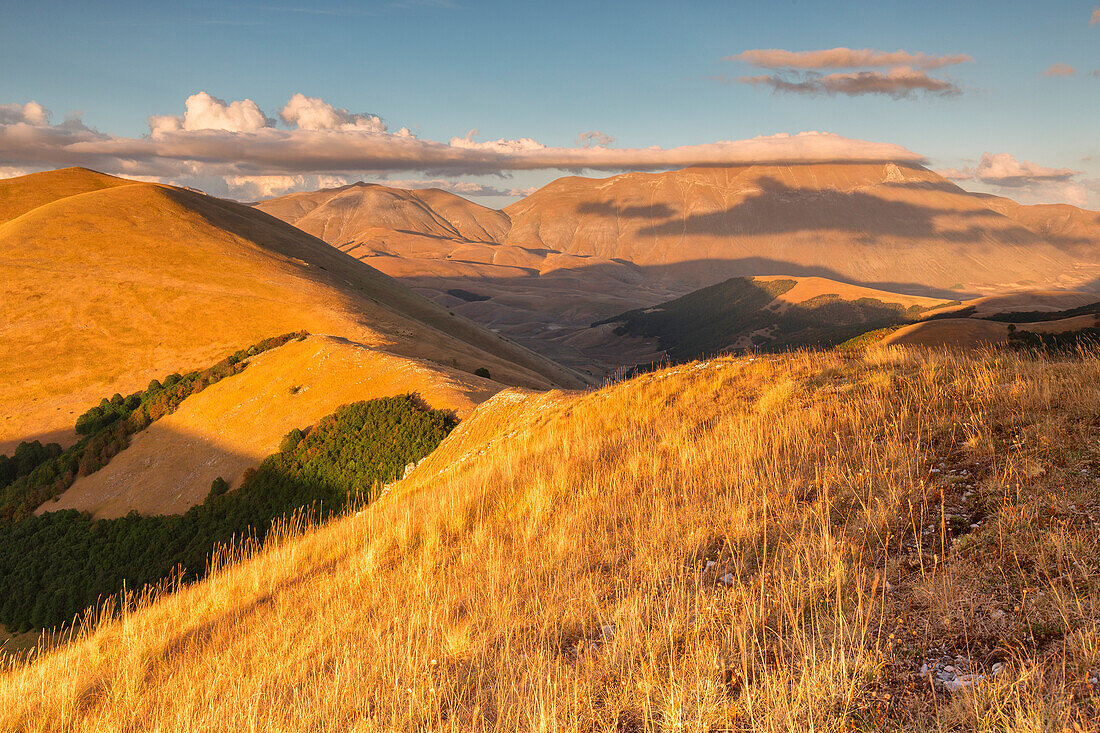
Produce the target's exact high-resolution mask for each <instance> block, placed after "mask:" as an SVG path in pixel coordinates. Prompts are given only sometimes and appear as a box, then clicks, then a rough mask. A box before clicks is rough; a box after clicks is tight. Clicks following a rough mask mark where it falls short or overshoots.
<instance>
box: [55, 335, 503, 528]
mask: <svg viewBox="0 0 1100 733" xmlns="http://www.w3.org/2000/svg"><path fill="white" fill-rule="evenodd" d="M249 361H250V363H249V365H248V367H247V368H246V369H245V370H244V371H243V372H241V373H240V374H237V375H234V376H232V377H229V378H227V379H225V380H223V381H221V382H218V383H217V384H214V385H211V386H210V387H208V388H207V389H205V390H203V391H202V392H200V393H199V394H196V395H192V396H191V397H188V398H187V399H186V400H184V402H183V403H182V404H181V405H180V408H179V410H177V411H176V412H175V413H173V414H171V415H168V416H166V417H164V418H162V419H160V420H158V421H157V422H155V423H153V424H152V425H150V426H148V427H147V428H145V430H143V431H141V432H140V433H138V434H137V435H135V436H134V439H133V442H132V444H131V445H130V446H129V447H128V448H127V449H126V450H124V451H122V452H121V453H120V454H119V455H117V456H115V457H114V458H113V459H112V460H111V462H110V463H108V464H107V465H106V466H104V467H103V468H101V469H100V470H98V471H96V472H95V473H92V474H90V475H88V476H83V477H81V478H78V479H77V480H76V482H75V483H74V484H73V485H72V487H71V488H69V489H68V490H67V491H66V492H65V493H63V494H62V495H61V496H60V497H59V498H58V500H57V501H50V502H47V503H45V504H43V505H42V507H40V509H39V512H38V513H42V512H43V511H58V510H61V509H79V510H81V511H89V512H92V513H93V514H94V515H95V517H96V518H97V519H102V518H109V517H121V516H124V515H126V513H127V512H130V511H137V512H139V513H141V514H175V513H180V512H183V511H185V510H186V509H187V508H188V507H190V506H193V505H195V504H198V503H200V502H202V500H203V499H205V498H206V495H207V493H208V492H209V491H210V482H211V481H213V480H214V479H215V478H217V477H219V476H220V477H222V478H223V479H225V480H226V481H228V482H229V483H230V485H231V486H233V487H234V488H236V487H237V486H239V485H240V483H241V478H242V475H243V474H244V472H245V470H246V469H248V468H249V467H254V466H256V465H258V464H259V463H260V461H262V460H263V459H264V458H265V457H266V456H268V455H270V454H272V453H274V452H275V451H276V450H277V449H278V446H279V442H280V440H282V438H283V436H284V435H286V434H287V432H288V431H290V430H291V429H293V428H296V427H297V428H301V427H305V426H307V425H312V424H314V423H316V422H317V420H319V419H321V418H322V417H324V416H325V415H328V414H331V413H332V412H333V411H334V410H335V409H336V408H337V407H339V406H340V405H343V404H347V403H350V402H356V401H359V400H366V399H372V398H375V397H388V396H394V395H398V394H405V393H415V394H417V395H418V396H419V397H420V398H421V399H423V400H424V401H425V402H426V403H427V404H428V405H430V406H431V407H433V408H436V409H442V410H452V411H454V412H455V413H456V414H457V415H458V416H460V417H464V416H465V415H466V414H468V413H469V412H470V411H471V410H472V409H473V408H474V406H475V405H476V404H477V403H479V402H481V401H483V400H485V399H487V398H488V397H489V396H491V395H492V394H493V393H494V392H496V391H498V390H499V389H500V388H501V387H500V385H497V384H494V383H493V382H490V381H488V380H483V379H480V378H478V377H475V376H473V375H471V374H467V373H464V372H461V371H459V370H457V369H451V368H449V367H443V366H438V365H436V364H433V363H431V362H422V361H415V360H411V359H407V358H401V357H396V356H392V355H390V354H386V353H384V352H380V351H376V350H373V349H368V348H365V347H363V346H360V345H358V344H353V343H350V342H347V341H345V340H343V339H337V338H333V337H331V336H310V337H308V338H306V339H305V340H304V341H292V342H290V343H288V344H285V345H283V346H280V347H278V348H276V349H273V350H271V351H269V352H267V353H264V354H261V355H259V356H256V357H253V358H252V359H250V360H249Z"/></svg>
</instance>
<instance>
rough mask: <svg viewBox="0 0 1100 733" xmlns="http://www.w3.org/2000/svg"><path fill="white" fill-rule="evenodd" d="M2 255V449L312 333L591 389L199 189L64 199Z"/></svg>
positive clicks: (12, 231)
mask: <svg viewBox="0 0 1100 733" xmlns="http://www.w3.org/2000/svg"><path fill="white" fill-rule="evenodd" d="M42 175H43V178H41V179H38V178H36V176H26V177H24V179H15V180H16V181H17V182H18V183H19V186H20V187H22V190H28V191H37V190H38V189H37V188H36V187H35V185H34V184H35V182H36V181H39V180H40V181H41V186H42V187H46V188H49V187H52V186H54V185H55V184H57V182H58V181H61V182H62V183H65V184H66V185H70V184H71V182H70V181H69V175H76V176H78V177H80V178H85V177H87V175H88V172H87V171H79V170H78V171H71V172H67V171H59V172H54V173H51V174H42ZM58 185H59V184H58ZM71 185H76V184H71ZM61 188H65V187H64V186H61ZM66 190H67V189H66ZM35 196H38V197H42V196H43V194H41V192H38V193H36V194H35ZM9 208H11V209H12V210H14V209H15V208H16V206H15V205H14V204H9ZM0 252H2V253H3V254H2V255H0V302H3V303H4V308H5V323H4V324H3V326H2V329H3V330H2V331H0V339H2V343H3V351H4V354H5V358H4V359H3V361H2V363H0V415H2V416H3V417H2V418H0V419H2V422H0V451H2V450H5V449H6V448H9V447H10V446H11V445H12V444H13V443H14V442H17V441H19V440H23V439H33V438H48V439H61V440H67V439H69V438H70V437H71V432H70V431H71V428H72V425H73V422H74V419H75V417H76V416H77V415H78V414H80V413H81V412H83V411H84V410H85V409H87V408H88V407H89V406H91V405H92V404H94V403H95V402H98V401H99V399H100V398H101V397H104V396H109V395H110V394H112V393H113V392H116V391H118V392H123V393H126V392H129V391H134V390H136V389H139V388H142V387H144V386H145V385H146V384H147V383H148V381H149V380H150V379H153V378H160V377H163V376H165V375H166V374H168V373H171V372H174V371H184V370H188V369H192V368H197V367H203V366H207V365H209V364H212V363H214V362H215V361H217V360H218V359H220V358H222V357H224V356H226V355H227V354H229V353H231V352H233V351H235V350H237V349H239V348H241V347H244V346H247V345H249V344H252V343H255V342H257V341H259V340H261V339H263V338H266V337H268V336H272V335H276V334H280V333H285V332H289V331H297V330H307V331H309V332H311V333H321V334H332V335H336V336H341V337H344V338H347V339H349V340H351V341H354V342H356V343H360V344H364V345H367V346H370V347H373V348H379V349H384V350H386V351H389V352H392V353H394V354H397V355H402V356H409V357H416V358H423V359H429V360H432V361H435V362H438V363H441V364H446V365H453V366H456V367H457V368H459V369H461V370H464V371H469V372H472V371H473V370H475V369H476V368H478V367H482V366H484V367H487V368H488V369H489V370H490V372H491V373H492V374H493V377H494V379H497V380H499V381H501V382H503V383H506V384H517V385H525V386H532V387H545V386H550V385H552V384H567V385H575V384H579V383H580V382H579V381H578V380H577V378H576V377H575V376H574V375H572V374H571V373H570V372H568V371H566V370H563V369H561V368H560V367H557V366H556V365H554V364H553V363H552V362H549V361H547V360H546V359H544V358H542V357H539V356H536V355H535V354H533V353H531V352H529V351H527V350H525V349H523V348H521V347H518V346H516V345H514V344H511V343H509V342H507V341H505V340H503V339H502V338H501V337H499V336H497V335H494V334H492V333H489V332H487V331H485V330H483V329H482V328H481V327H478V326H476V325H475V324H473V323H472V322H470V321H468V320H466V319H464V318H461V317H458V316H454V315H452V314H450V313H448V312H447V311H446V310H445V309H443V308H441V307H439V306H437V305H435V304H432V303H430V302H429V301H427V300H424V299H423V298H422V297H420V296H417V295H415V294H414V293H412V292H410V291H409V290H407V289H406V288H405V287H403V286H402V285H400V284H398V283H396V282H395V281H393V280H392V279H390V278H389V277H387V276H385V275H383V274H381V273H379V272H378V271H376V270H374V269H373V268H370V267H368V266H365V265H364V264H363V263H361V262H358V261H356V260H355V259H354V258H351V257H348V256H346V255H344V254H342V253H340V252H339V251H337V250H335V249H333V248H332V247H329V246H328V245H326V244H325V243H324V242H322V241H320V240H318V239H315V238H314V237H311V236H309V235H307V234H304V233H303V232H301V231H300V230H297V229H295V228H293V227H290V226H288V225H287V224H285V223H283V222H281V221H279V220H278V219H275V218H273V217H270V216H268V215H266V214H264V213H262V212H259V211H256V210H255V209H252V208H250V207H247V206H242V205H239V204H235V203H232V202H228V201H223V200H220V199H216V198H212V197H208V196H204V195H202V194H198V193H193V192H190V191H185V190H181V189H176V188H172V187H167V186H159V185H153V184H142V183H133V184H130V185H117V186H114V187H107V188H101V189H99V190H91V191H87V192H84V193H78V194H76V195H71V196H67V197H62V196H55V197H54V200H52V201H51V202H50V203H47V204H45V205H41V206H38V207H37V208H33V209H31V210H29V211H27V212H26V213H24V214H22V215H20V216H17V217H16V218H14V219H11V220H10V221H7V222H6V223H3V224H0Z"/></svg>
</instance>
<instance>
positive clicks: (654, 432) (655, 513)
mask: <svg viewBox="0 0 1100 733" xmlns="http://www.w3.org/2000/svg"><path fill="white" fill-rule="evenodd" d="M1098 384H1100V357H1097V356H1086V357H1084V358H1073V359H1046V358H1032V357H1029V356H1021V355H1014V354H1003V353H993V354H977V355H969V356H967V355H960V354H951V353H944V352H931V351H928V352H917V351H902V350H879V351H869V352H866V353H853V354H843V353H814V352H808V353H795V354H790V355H783V356H776V357H767V358H755V359H753V358H749V357H742V358H723V359H718V360H712V361H709V362H695V363H690V364H686V365H682V366H677V367H674V368H671V369H666V370H663V371H658V372H654V373H651V374H646V375H643V376H640V377H637V378H635V379H632V380H630V381H626V382H622V383H617V384H612V385H609V386H606V387H604V388H603V389H599V390H594V391H589V392H569V393H565V392H548V393H528V392H520V391H506V392H503V393H501V394H498V395H497V396H495V397H493V398H492V399H490V400H489V401H488V402H486V403H484V404H483V405H481V406H480V407H478V408H477V409H476V410H475V411H474V412H473V414H472V415H471V416H470V417H469V418H467V419H466V420H465V421H464V422H463V423H461V424H460V425H459V427H458V428H457V429H456V430H455V431H454V432H453V433H452V434H451V435H450V436H449V437H448V438H447V439H446V440H445V441H444V443H443V444H442V445H441V446H440V447H439V448H438V449H437V450H436V451H435V452H434V453H433V454H432V455H430V456H429V457H428V458H427V459H426V460H425V461H424V462H423V463H422V464H420V465H419V466H418V467H417V469H416V470H415V471H414V472H413V473H412V474H411V475H410V476H409V477H408V478H406V479H405V480H403V481H402V482H400V483H398V484H397V485H395V486H394V487H393V489H392V490H391V491H390V492H389V493H388V494H387V495H386V496H385V497H384V498H383V499H381V500H380V501H378V502H377V503H376V504H375V505H373V506H372V507H370V508H368V509H366V510H363V511H361V512H359V513H357V514H354V515H352V516H348V517H346V518H343V519H340V520H337V521H334V522H331V523H329V524H327V525H325V526H323V527H320V528H318V529H315V530H312V531H308V532H305V533H299V534H295V533H286V534H285V535H284V537H283V538H282V539H281V540H279V541H277V542H275V543H273V544H272V546H270V547H269V548H268V549H266V550H265V551H263V552H261V553H259V554H258V555H256V556H255V557H253V558H251V559H249V560H246V561H244V562H240V563H232V564H227V565H226V566H225V567H224V568H223V569H221V570H219V571H218V572H216V573H214V574H213V575H212V576H211V577H209V578H208V579H207V580H205V581H203V582H201V583H199V584H196V585H194V586H191V587H188V588H184V589H182V590H180V591H177V592H176V593H173V594H169V595H166V596H163V597H161V598H159V599H154V600H149V601H145V602H142V603H139V604H137V607H135V608H134V609H133V610H131V611H130V612H128V613H127V614H126V615H125V616H124V617H122V618H120V619H117V620H113V621H107V622H104V623H103V624H101V625H100V626H99V627H98V628H96V629H94V630H92V631H90V632H88V633H87V635H86V636H85V637H83V638H81V639H79V640H77V641H75V642H73V643H71V644H69V645H68V646H66V647H64V648H61V649H59V650H56V651H53V652H49V653H46V654H44V655H42V656H41V657H40V658H38V659H37V660H36V661H34V662H33V663H31V664H29V665H26V666H21V667H16V668H12V669H10V670H8V671H7V672H5V673H4V674H3V675H2V676H0V729H3V730H35V731H46V730H66V731H69V730H72V731H92V730H96V731H106V730H109V731H199V730H202V731H242V730H279V731H299V730H301V731H305V730H310V731H402V730H408V731H413V730H463V731H465V730H516V731H519V730H523V731H529V730H547V731H549V730H554V731H558V730H575V731H602V730H618V731H647V730H665V731H674V730H702V731H720V730H742V729H750V728H751V729H758V730H851V729H879V728H886V729H915V730H933V729H966V730H971V729H980V730H988V729H1005V730H1036V731H1038V730H1061V729H1067V728H1069V729H1072V728H1073V726H1075V725H1076V726H1079V728H1080V729H1082V730H1090V729H1095V728H1096V727H1097V726H1098V725H1100V682H1098V681H1097V675H1098V674H1100V560H1098V558H1100V526H1098V520H1100V422H1098V419H1097V415H1100V389H1098V387H1097V385H1098Z"/></svg>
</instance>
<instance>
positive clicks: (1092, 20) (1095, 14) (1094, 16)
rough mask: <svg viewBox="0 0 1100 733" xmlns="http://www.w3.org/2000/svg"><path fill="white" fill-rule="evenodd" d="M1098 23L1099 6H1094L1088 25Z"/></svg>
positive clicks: (1099, 18) (1099, 15)
mask: <svg viewBox="0 0 1100 733" xmlns="http://www.w3.org/2000/svg"><path fill="white" fill-rule="evenodd" d="M1097 23H1100V8H1096V9H1095V10H1093V11H1092V17H1091V18H1089V25H1096V24H1097Z"/></svg>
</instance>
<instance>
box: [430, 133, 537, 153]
mask: <svg viewBox="0 0 1100 733" xmlns="http://www.w3.org/2000/svg"><path fill="white" fill-rule="evenodd" d="M478 132H479V131H478V130H470V131H469V132H467V133H466V135H465V136H464V137H452V138H451V147H452V148H456V149H458V150H487V151H491V152H494V153H503V154H508V153H529V152H531V151H534V150H545V149H546V146H545V145H543V144H542V143H540V142H538V141H537V140H532V139H531V138H529V137H523V138H520V139H519V140H506V139H504V138H501V139H499V140H487V141H486V142H477V141H476V140H474V138H475V137H477V135H478Z"/></svg>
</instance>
